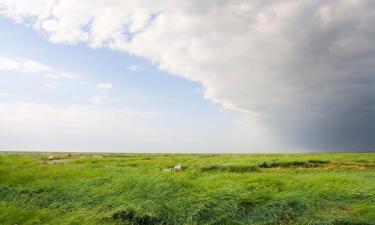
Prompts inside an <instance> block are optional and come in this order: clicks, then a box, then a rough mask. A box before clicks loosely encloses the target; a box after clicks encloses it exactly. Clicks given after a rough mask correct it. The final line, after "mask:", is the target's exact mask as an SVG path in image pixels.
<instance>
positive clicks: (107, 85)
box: [96, 83, 113, 90]
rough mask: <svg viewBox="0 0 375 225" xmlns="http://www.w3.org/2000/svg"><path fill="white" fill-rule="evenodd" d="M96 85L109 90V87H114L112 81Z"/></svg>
mask: <svg viewBox="0 0 375 225" xmlns="http://www.w3.org/2000/svg"><path fill="white" fill-rule="evenodd" d="M96 87H97V88H98V89H99V90H108V89H112V88H113V86H112V84H111V83H99V84H97V85H96Z"/></svg>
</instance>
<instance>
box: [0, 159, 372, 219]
mask: <svg viewBox="0 0 375 225" xmlns="http://www.w3.org/2000/svg"><path fill="white" fill-rule="evenodd" d="M55 155H56V156H57V157H56V158H57V159H58V160H55V161H49V160H47V158H48V155H47V154H43V153H38V154H36V153H32V154H31V153H17V154H15V153H2V154H0V224H165V225H169V224H189V225H191V224H327V225H328V224H332V225H333V224H364V225H366V224H375V173H374V172H375V154H373V153H368V154H289V155H287V154H254V155H250V154H249V155H185V154H172V155H164V154H139V155H138V154H78V153H76V154H72V155H71V156H68V155H64V154H55ZM179 163H181V164H182V166H183V168H184V170H183V171H181V172H173V171H169V170H165V169H168V168H171V167H173V166H174V165H176V164H179Z"/></svg>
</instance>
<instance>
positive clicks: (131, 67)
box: [129, 65, 140, 72]
mask: <svg viewBox="0 0 375 225" xmlns="http://www.w3.org/2000/svg"><path fill="white" fill-rule="evenodd" d="M139 69H140V67H139V66H138V65H131V66H129V70H130V71H133V72H135V71H137V70H139Z"/></svg>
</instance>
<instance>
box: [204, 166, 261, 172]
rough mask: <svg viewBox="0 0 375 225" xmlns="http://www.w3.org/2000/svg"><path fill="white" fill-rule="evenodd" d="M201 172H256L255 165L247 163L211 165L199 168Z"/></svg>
mask: <svg viewBox="0 0 375 225" xmlns="http://www.w3.org/2000/svg"><path fill="white" fill-rule="evenodd" d="M200 170H201V171H202V172H229V173H246V172H256V171H257V167H256V166H249V165H211V166H205V167H202V168H200Z"/></svg>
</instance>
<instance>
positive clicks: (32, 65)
mask: <svg viewBox="0 0 375 225" xmlns="http://www.w3.org/2000/svg"><path fill="white" fill-rule="evenodd" d="M0 70H5V71H15V72H20V73H31V74H41V75H43V76H46V77H51V78H59V77H61V78H67V79H73V80H76V79H78V77H79V76H78V75H77V74H72V73H65V72H61V71H58V70H55V69H53V68H51V67H49V66H47V65H44V64H42V63H39V62H37V61H34V60H30V59H20V58H9V57H2V56H0Z"/></svg>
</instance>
